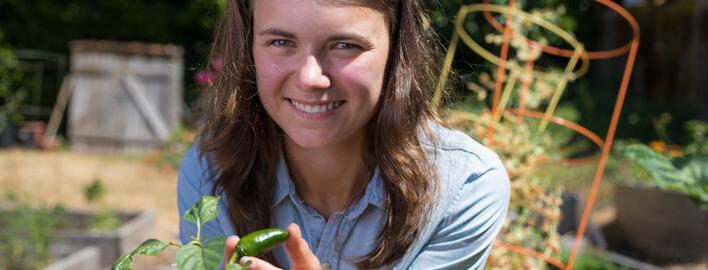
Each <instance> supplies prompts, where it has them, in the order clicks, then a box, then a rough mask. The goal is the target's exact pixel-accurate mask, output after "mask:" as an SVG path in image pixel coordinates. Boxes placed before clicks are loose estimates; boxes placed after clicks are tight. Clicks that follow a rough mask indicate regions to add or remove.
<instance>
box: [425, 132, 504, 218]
mask: <svg viewBox="0 0 708 270" xmlns="http://www.w3.org/2000/svg"><path fill="white" fill-rule="evenodd" d="M431 131H432V135H433V136H434V138H435V143H434V144H432V145H430V146H431V147H433V148H432V149H434V151H431V153H432V157H431V159H432V160H433V163H434V165H435V168H436V170H437V173H438V179H439V191H438V192H439V197H440V200H439V203H440V204H441V205H439V208H438V211H441V213H440V214H441V215H440V216H441V217H449V216H452V215H455V214H459V213H458V212H459V211H468V210H469V207H468V206H469V204H470V203H477V204H480V203H484V204H488V205H487V206H489V207H491V208H504V207H506V206H507V205H508V201H509V195H510V184H509V177H508V175H507V173H506V170H505V169H504V165H503V163H502V161H501V159H500V158H499V156H498V155H497V154H496V153H494V152H493V151H492V150H490V149H489V148H487V147H485V146H483V145H482V144H480V143H479V142H477V141H476V140H474V139H472V138H471V137H470V136H468V135H467V134H465V133H463V132H460V131H457V130H451V129H447V128H444V127H441V126H439V125H434V126H432V128H431ZM464 205H466V206H467V207H466V206H464ZM475 209H483V208H475ZM489 210H491V209H489Z"/></svg>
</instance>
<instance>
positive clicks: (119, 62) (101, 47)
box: [68, 40, 183, 152]
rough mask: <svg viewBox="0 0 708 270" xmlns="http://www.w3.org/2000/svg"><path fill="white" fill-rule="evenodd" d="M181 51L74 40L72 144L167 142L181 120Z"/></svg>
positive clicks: (142, 146) (135, 147)
mask: <svg viewBox="0 0 708 270" xmlns="http://www.w3.org/2000/svg"><path fill="white" fill-rule="evenodd" d="M182 54H183V50H182V48H180V47H178V46H175V45H166V44H145V43H136V42H112V41H93V40H81V41H74V42H72V43H71V75H70V76H71V78H70V80H71V81H72V89H73V91H71V92H72V93H71V101H70V103H69V115H68V133H69V140H70V144H71V148H72V149H74V150H108V151H117V152H139V151H144V150H149V149H155V148H159V147H160V146H161V145H163V144H164V143H165V142H166V141H167V139H168V137H169V134H170V132H171V131H172V130H173V129H174V128H176V127H177V126H178V125H179V124H180V115H181V109H182V104H183V101H182V95H183V89H182V88H183V87H182V85H183V81H182V76H183V60H182Z"/></svg>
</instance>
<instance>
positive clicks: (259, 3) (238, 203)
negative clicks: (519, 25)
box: [178, 0, 509, 269]
mask: <svg viewBox="0 0 708 270" xmlns="http://www.w3.org/2000/svg"><path fill="white" fill-rule="evenodd" d="M424 25H425V23H424V12H423V8H422V6H421V4H420V2H419V1H413V0H411V1H403V0H388V1H368V0H360V1H356V0H350V1H323V0H301V1H292V0H252V1H236V0H230V1H228V4H227V9H226V12H225V14H224V17H223V19H222V24H221V26H220V28H219V29H218V31H217V33H216V41H215V43H214V49H213V54H214V56H215V57H216V56H218V58H220V59H224V69H223V70H222V73H221V74H220V76H219V78H218V79H217V80H216V83H215V85H214V87H213V89H211V90H210V91H209V92H208V93H207V95H205V101H206V102H205V104H206V105H207V106H206V108H205V109H206V110H205V111H206V118H207V119H208V121H207V123H206V125H205V126H204V127H203V129H202V132H201V136H200V138H199V140H198V142H197V143H195V145H194V146H193V147H192V149H191V150H190V151H189V152H188V153H187V155H186V157H185V159H184V161H183V162H182V168H181V171H180V177H179V182H178V193H179V194H178V197H179V208H180V211H181V212H182V213H183V212H184V211H186V209H188V207H189V206H190V205H192V204H194V202H196V201H198V200H199V198H200V197H201V196H203V195H210V194H213V195H221V196H222V199H221V201H220V202H219V204H220V207H221V208H222V209H228V211H226V212H224V213H223V214H220V215H219V217H217V219H216V220H215V221H212V222H209V223H207V224H206V225H205V226H204V227H202V228H201V233H202V235H206V236H207V237H213V236H217V235H227V236H228V235H245V234H247V233H249V232H252V231H255V230H258V229H261V228H265V227H279V228H286V227H287V228H288V231H289V233H290V237H289V238H288V239H287V240H286V242H285V244H284V246H282V247H277V248H276V249H274V250H273V252H272V253H269V254H267V255H265V256H263V257H261V258H251V257H246V258H244V259H242V260H250V261H252V262H253V265H252V268H255V269H272V268H274V267H275V266H280V267H285V268H288V269H319V268H335V269H356V268H397V269H398V268H400V269H405V268H415V269H418V268H426V269H469V268H483V266H484V263H485V260H486V257H487V255H488V253H489V250H490V248H491V246H492V243H493V242H494V238H495V236H496V234H497V233H498V231H499V229H500V226H501V223H502V221H503V218H504V216H505V213H506V210H507V206H508V200H509V183H508V177H507V175H506V172H505V171H504V168H503V166H502V164H501V162H500V161H499V159H498V157H497V156H496V155H495V154H494V153H492V152H491V151H489V150H488V149H486V148H484V147H483V146H481V145H479V144H478V143H477V142H475V141H474V140H472V139H471V138H469V137H467V136H466V135H463V134H462V133H460V132H455V131H452V130H448V129H446V128H444V127H442V126H441V124H439V121H438V118H437V115H436V113H435V112H434V110H433V109H432V107H431V99H432V92H433V90H434V86H435V85H434V81H432V79H431V78H435V76H436V74H437V71H436V68H435V67H437V66H438V64H437V61H436V60H435V59H440V58H439V57H438V53H437V48H436V45H437V44H436V43H435V42H434V40H433V38H432V36H431V35H430V33H429V32H428V31H426V29H425V26H424ZM300 228H302V230H301V229H300ZM195 230H196V228H195V227H194V226H193V225H191V224H190V223H188V222H184V221H182V222H181V223H180V236H181V238H182V241H183V242H184V241H187V242H188V241H189V240H190V239H188V237H189V236H190V235H193V234H194V231H195ZM237 242H238V238H237V237H235V236H233V237H231V238H229V239H227V243H226V247H227V248H226V251H227V252H226V253H227V254H226V255H227V257H230V253H231V252H233V248H232V247H233V246H234V245H235V244H236V243H237Z"/></svg>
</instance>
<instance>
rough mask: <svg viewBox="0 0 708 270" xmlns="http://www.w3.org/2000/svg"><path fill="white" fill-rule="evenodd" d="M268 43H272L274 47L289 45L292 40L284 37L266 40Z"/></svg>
mask: <svg viewBox="0 0 708 270" xmlns="http://www.w3.org/2000/svg"><path fill="white" fill-rule="evenodd" d="M268 45H272V46H275V47H291V46H292V42H290V41H289V40H286V39H274V40H271V41H270V42H268Z"/></svg>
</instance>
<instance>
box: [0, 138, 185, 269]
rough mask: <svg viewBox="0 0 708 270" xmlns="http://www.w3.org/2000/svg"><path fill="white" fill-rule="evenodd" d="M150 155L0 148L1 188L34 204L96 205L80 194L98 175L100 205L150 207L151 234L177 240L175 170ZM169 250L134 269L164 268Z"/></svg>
mask: <svg viewBox="0 0 708 270" xmlns="http://www.w3.org/2000/svg"><path fill="white" fill-rule="evenodd" d="M151 156H154V154H143V155H127V154H107V153H78V152H69V151H51V152H49V151H38V150H19V149H14V150H0V187H1V188H0V190H1V193H5V192H8V191H10V192H13V193H15V194H16V195H18V196H19V198H20V199H21V200H24V201H27V202H31V203H32V204H35V205H43V206H53V205H55V204H61V205H62V206H63V207H65V208H67V209H78V210H96V209H98V206H97V205H90V204H88V203H87V201H86V200H85V199H84V195H83V188H84V186H86V185H88V184H90V183H91V182H92V181H93V180H94V179H96V178H100V179H101V180H102V182H103V184H104V186H105V188H106V194H105V197H104V198H103V201H102V202H101V204H102V205H104V206H107V207H110V208H113V209H115V210H116V211H141V210H149V211H152V212H153V213H155V215H156V222H155V231H154V232H155V233H154V236H155V238H157V239H160V240H163V241H174V242H179V240H178V233H179V228H178V210H177V205H176V202H177V199H176V193H175V190H176V181H177V173H176V172H175V171H174V170H171V169H170V168H169V167H164V166H163V167H158V166H157V165H155V163H154V162H151V161H149V160H150V158H149V157H151ZM0 195H2V194H0ZM173 252H174V251H168V252H167V253H166V254H164V255H163V256H161V257H157V258H138V259H136V261H135V263H134V269H165V268H168V267H169V265H170V264H171V256H172V253H173Z"/></svg>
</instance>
